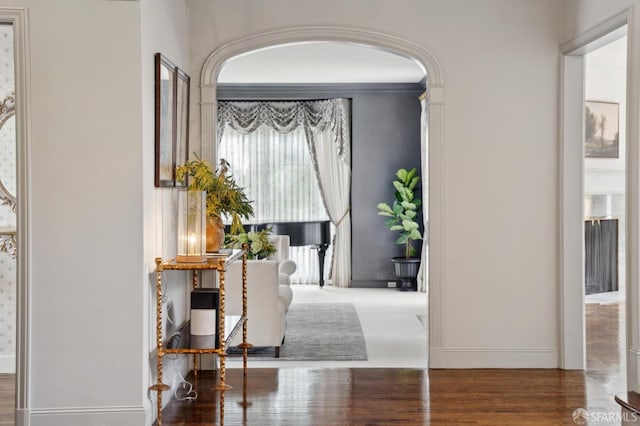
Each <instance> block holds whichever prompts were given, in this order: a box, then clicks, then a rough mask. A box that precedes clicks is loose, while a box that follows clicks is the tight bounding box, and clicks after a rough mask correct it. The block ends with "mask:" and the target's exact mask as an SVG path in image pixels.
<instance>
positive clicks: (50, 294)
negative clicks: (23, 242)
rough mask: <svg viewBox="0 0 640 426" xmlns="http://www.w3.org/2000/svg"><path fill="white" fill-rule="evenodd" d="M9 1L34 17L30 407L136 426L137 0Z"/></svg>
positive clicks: (139, 334) (139, 256) (81, 421)
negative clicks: (79, 0)
mask: <svg viewBox="0 0 640 426" xmlns="http://www.w3.org/2000/svg"><path fill="white" fill-rule="evenodd" d="M4 5H5V6H16V7H25V8H27V9H28V18H29V23H28V24H29V27H28V42H29V43H28V59H29V61H30V73H29V74H28V75H27V76H24V77H26V78H27V81H28V85H29V88H30V93H29V97H28V99H24V100H23V101H27V102H28V111H29V116H28V118H29V129H30V135H29V136H30V138H29V141H30V146H29V164H28V175H29V183H30V187H29V198H30V200H29V201H30V207H31V210H30V217H29V223H28V225H29V229H30V240H29V251H30V268H31V269H30V275H29V279H30V328H31V329H30V349H31V353H30V354H29V356H30V358H29V360H28V362H29V380H28V382H27V383H22V386H23V387H26V388H27V389H28V392H29V395H28V401H29V402H28V404H29V406H28V407H27V408H28V412H27V413H26V415H25V417H27V419H28V421H30V424H31V425H35V426H38V425H88V424H122V425H134V424H135V425H139V424H142V423H143V422H144V415H145V414H144V401H145V398H143V394H144V393H143V392H142V389H144V388H145V387H146V386H147V383H146V382H145V381H143V378H144V373H145V371H146V366H145V364H144V362H143V360H142V359H141V357H142V356H143V348H145V347H146V345H145V340H144V330H143V324H146V322H147V321H146V318H145V317H144V316H143V314H144V312H145V309H144V298H143V292H142V291H141V284H142V281H143V277H144V275H143V226H142V224H143V204H142V199H143V185H142V182H143V168H142V164H143V161H142V160H143V150H142V149H141V148H142V145H141V143H142V142H141V141H142V137H143V129H142V120H141V115H142V110H143V103H142V96H141V95H142V84H141V72H142V67H141V54H140V53H141V52H140V46H141V40H140V4H139V3H137V2H109V1H102V0H87V1H83V2H78V1H73V0H59V1H56V2H42V1H37V0H23V1H18V0H13V1H11V0H9V1H5V2H4ZM145 284H146V281H145ZM145 289H146V287H145ZM22 355H23V356H26V354H22ZM23 414H24V413H23ZM21 419H22V417H20V419H19V421H20V420H21Z"/></svg>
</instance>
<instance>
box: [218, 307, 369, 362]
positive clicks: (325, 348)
mask: <svg viewBox="0 0 640 426" xmlns="http://www.w3.org/2000/svg"><path fill="white" fill-rule="evenodd" d="M228 352H229V354H230V355H236V356H237V353H238V352H239V351H237V350H231V349H230V350H229V351H228ZM249 353H250V357H260V359H262V360H267V359H272V360H280V361H328V360H331V361H366V360H367V348H366V345H365V341H364V335H363V334H362V328H361V327H360V320H359V319H358V314H357V312H356V309H355V307H354V306H353V303H292V304H291V306H290V307H289V312H288V313H287V333H286V337H285V341H284V344H283V345H282V346H281V347H280V358H274V352H273V348H254V349H252V350H251V351H250V352H249Z"/></svg>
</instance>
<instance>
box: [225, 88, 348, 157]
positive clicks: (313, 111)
mask: <svg viewBox="0 0 640 426" xmlns="http://www.w3.org/2000/svg"><path fill="white" fill-rule="evenodd" d="M350 122H351V110H350V103H349V99H343V98H339V99H324V100H314V101H254V102H246V101H218V135H217V136H218V143H219V142H220V140H221V138H222V134H223V133H224V129H225V127H226V126H230V127H231V128H232V129H234V130H236V131H238V132H241V133H245V134H248V133H252V132H255V131H256V130H257V129H258V127H260V126H262V125H266V126H269V127H271V128H272V129H275V130H276V131H278V132H280V133H289V132H291V131H292V130H294V129H296V128H297V127H299V126H303V127H304V130H305V133H306V134H307V140H312V138H311V137H309V136H310V134H312V133H313V132H316V131H324V130H327V129H328V128H331V129H332V130H333V134H334V136H335V143H336V147H337V149H338V153H339V154H338V155H339V157H340V159H341V160H342V161H343V162H345V163H346V164H350V163H351V153H350V148H349V147H350V143H348V141H350V140H351V138H350V128H349V127H350V125H349V123H350Z"/></svg>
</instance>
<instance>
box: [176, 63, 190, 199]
mask: <svg viewBox="0 0 640 426" xmlns="http://www.w3.org/2000/svg"><path fill="white" fill-rule="evenodd" d="M190 86H191V79H190V78H189V76H188V75H187V74H186V73H185V72H184V71H182V70H181V69H180V68H176V144H175V160H176V165H183V164H185V163H186V162H187V160H188V159H189V102H190V93H189V91H190ZM175 186H178V187H184V186H186V181H185V182H184V183H180V182H178V181H177V180H176V181H175Z"/></svg>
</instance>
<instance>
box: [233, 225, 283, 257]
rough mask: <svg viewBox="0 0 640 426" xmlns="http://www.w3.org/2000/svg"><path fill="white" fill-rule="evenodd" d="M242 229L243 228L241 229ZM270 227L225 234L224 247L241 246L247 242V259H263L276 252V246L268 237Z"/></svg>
mask: <svg viewBox="0 0 640 426" xmlns="http://www.w3.org/2000/svg"><path fill="white" fill-rule="evenodd" d="M243 231H244V229H243ZM270 234H271V229H270V228H266V229H263V230H261V231H258V232H241V233H240V234H229V235H226V236H225V242H224V247H225V248H236V249H238V248H242V244H245V243H248V244H249V252H248V253H247V257H248V258H249V259H264V258H266V257H268V256H269V255H271V254H273V253H275V252H276V246H275V245H273V242H271V240H270V239H269V235H270Z"/></svg>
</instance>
